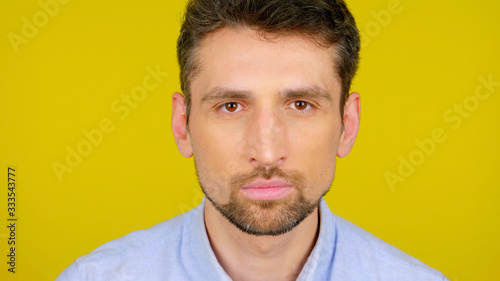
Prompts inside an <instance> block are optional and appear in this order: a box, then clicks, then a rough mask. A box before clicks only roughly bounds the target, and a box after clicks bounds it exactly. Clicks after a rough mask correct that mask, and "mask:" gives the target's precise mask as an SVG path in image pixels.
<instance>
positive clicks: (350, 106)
mask: <svg viewBox="0 0 500 281" xmlns="http://www.w3.org/2000/svg"><path fill="white" fill-rule="evenodd" d="M360 98H361V97H360V96H359V94H358V93H356V92H353V93H351V94H350V95H349V97H348V98H347V101H346V103H345V106H344V116H343V118H344V130H343V131H342V135H341V137H340V141H339V146H338V148H337V156H338V157H341V158H342V157H345V156H347V155H348V154H349V152H351V149H352V147H353V146H354V142H355V141H356V137H357V136H358V129H359V121H360V104H359V100H360Z"/></svg>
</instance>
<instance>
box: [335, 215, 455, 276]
mask: <svg viewBox="0 0 500 281" xmlns="http://www.w3.org/2000/svg"><path fill="white" fill-rule="evenodd" d="M332 219H333V220H335V225H336V235H337V243H336V249H335V257H342V259H344V260H345V261H347V263H352V264H354V263H356V264H359V266H362V267H364V269H363V271H365V272H373V273H375V274H377V275H378V276H380V277H381V278H380V280H408V281H410V280H429V281H431V280H432V281H434V280H436V281H437V280H440V281H443V280H448V279H446V277H444V275H443V274H441V272H439V271H438V270H436V269H433V268H431V267H429V266H427V265H426V264H424V263H422V262H421V261H419V260H418V259H416V258H414V257H412V256H410V255H408V254H407V253H405V252H403V251H401V250H399V249H398V248H396V247H394V246H392V245H390V244H388V243H387V242H385V241H383V240H381V239H379V238H378V237H376V236H374V235H373V234H371V233H369V232H367V231H366V230H364V229H362V228H360V227H359V226H357V225H355V224H353V223H351V222H349V221H347V220H345V219H343V218H341V217H339V216H337V215H335V214H333V216H332ZM372 280H373V279H372ZM377 280H378V279H377Z"/></svg>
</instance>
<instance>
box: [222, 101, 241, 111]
mask: <svg viewBox="0 0 500 281" xmlns="http://www.w3.org/2000/svg"><path fill="white" fill-rule="evenodd" d="M224 108H225V109H226V110H227V111H229V112H235V111H236V110H237V109H238V103H236V102H228V103H226V104H224Z"/></svg>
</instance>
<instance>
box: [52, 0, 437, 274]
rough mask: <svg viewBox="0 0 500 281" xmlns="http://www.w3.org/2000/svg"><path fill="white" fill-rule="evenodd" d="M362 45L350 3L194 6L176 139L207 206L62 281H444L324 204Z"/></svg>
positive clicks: (352, 109) (126, 242) (242, 1)
mask: <svg viewBox="0 0 500 281" xmlns="http://www.w3.org/2000/svg"><path fill="white" fill-rule="evenodd" d="M358 53H359V35H358V30H357V28H356V25H355V22H354V19H353V17H352V15H351V14H350V12H349V11H348V9H347V7H346V5H345V3H344V2H343V1H342V0H269V1H264V0H192V1H190V2H189V3H188V7H187V11H186V15H185V21H184V24H183V26H182V29H181V34H180V37H179V40H178V59H179V64H180V69H181V74H180V76H181V88H182V90H183V93H184V96H183V95H182V94H180V93H175V94H174V95H173V115H172V129H173V133H174V136H175V140H176V143H177V147H178V149H179V151H180V152H181V154H182V155H184V156H186V157H191V156H194V159H195V163H196V168H197V173H198V177H199V182H200V185H201V188H202V189H203V191H204V193H205V195H206V198H205V199H203V201H202V203H201V204H200V205H199V206H198V207H197V208H195V209H194V210H191V211H189V212H187V213H185V214H182V215H180V216H177V217H175V218H173V219H171V220H168V221H166V222H163V223H160V224H159V225H156V226H154V227H152V228H150V229H147V230H141V231H137V232H134V233H131V234H129V235H126V236H124V237H122V238H120V239H117V240H115V241H112V242H110V243H107V244H105V245H103V246H101V247H100V248H98V249H97V250H95V251H94V252H92V253H90V254H89V255H87V256H84V257H81V258H79V259H78V260H77V261H76V262H75V263H74V264H72V265H71V266H70V267H68V268H67V269H66V270H65V271H64V272H63V273H62V274H61V275H60V276H59V277H58V279H57V280H429V281H430V280H436V281H437V280H447V279H446V277H444V276H443V275H442V274H441V273H439V272H438V271H436V270H434V269H431V268H429V267H427V266H426V265H424V264H423V263H421V262H420V261H418V260H416V259H414V258H412V257H410V256H408V255H407V254H405V253H403V252H401V251H400V250H398V249H396V248H394V247H392V246H390V245H388V244H386V243H385V242H383V241H381V240H379V239H377V238H376V237H374V236H372V235H371V234H369V233H367V232H365V231H364V230H362V229H360V228H358V227H356V226H355V225H353V224H351V223H349V222H347V221H345V220H343V219H341V218H339V217H337V216H335V215H334V214H332V213H331V212H330V210H329V208H328V206H327V204H326V203H325V201H324V200H323V199H322V197H323V195H325V194H326V193H327V192H328V190H329V187H330V185H331V183H332V181H333V178H334V172H335V164H336V157H337V156H338V157H344V156H346V155H348V154H349V152H350V150H351V148H352V146H353V144H354V141H355V139H356V136H357V132H358V127H359V120H360V105H359V100H360V96H359V94H358V93H351V94H349V88H350V84H351V81H352V79H353V77H354V73H355V71H356V68H357V64H358Z"/></svg>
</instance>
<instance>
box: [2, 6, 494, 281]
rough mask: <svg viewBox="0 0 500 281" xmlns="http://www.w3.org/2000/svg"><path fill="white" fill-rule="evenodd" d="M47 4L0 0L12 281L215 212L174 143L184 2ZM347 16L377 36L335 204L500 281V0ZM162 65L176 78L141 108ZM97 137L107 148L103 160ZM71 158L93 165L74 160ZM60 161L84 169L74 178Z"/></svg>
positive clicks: (359, 83) (49, 272) (435, 260)
mask: <svg viewBox="0 0 500 281" xmlns="http://www.w3.org/2000/svg"><path fill="white" fill-rule="evenodd" d="M61 2H64V1H62V0H61ZM41 3H57V4H56V5H49V6H48V8H47V7H46V8H45V9H46V10H48V11H49V13H48V12H46V11H45V10H44V8H43V7H42V6H43V5H40V4H39V2H38V1H1V2H0V23H1V25H0V35H1V37H0V107H1V108H0V116H1V122H0V132H1V138H0V147H1V148H0V149H1V154H0V163H1V164H0V167H1V170H2V171H4V172H3V175H1V178H3V180H2V181H3V182H4V184H3V185H2V186H3V188H4V190H2V191H1V192H0V198H1V199H0V220H1V222H0V225H2V227H1V228H0V240H1V241H0V264H1V266H0V279H1V280H53V279H54V278H55V277H56V276H57V275H58V274H59V273H60V272H61V271H62V270H63V269H64V268H65V267H66V266H68V265H69V264H70V263H71V262H73V261H74V259H76V258H77V257H79V256H81V255H83V254H86V253H88V252H90V251H91V250H93V249H95V248H96V247H98V246H99V245H101V244H103V243H105V242H107V241H110V240H111V239H114V238H118V237H120V236H122V235H125V234H126V233H129V232H131V231H133V230H137V229H141V228H147V227H149V226H152V225H154V224H155V223H158V222H160V221H163V220H165V219H168V218H171V217H173V216H175V215H177V214H179V213H181V212H183V211H185V210H188V209H190V208H192V207H194V206H196V205H197V204H198V202H199V201H200V200H201V195H200V192H199V191H198V186H197V182H196V178H195V177H194V168H193V162H192V160H191V159H184V158H182V156H180V154H179V153H178V152H177V150H176V148H175V145H174V142H173V137H172V134H171V132H170V113H171V106H170V104H171V102H170V98H171V94H172V93H173V92H174V91H177V90H179V83H178V78H177V77H178V67H177V64H176V59H175V43H176V38H177V33H178V30H179V23H180V19H181V15H182V9H183V5H184V1H149V2H147V1H142V2H137V1H115V3H109V1H97V0H85V1H76V0H73V1H71V0H65V2H64V3H65V4H62V3H61V4H59V2H54V0H52V1H51V0H41ZM348 3H349V4H350V8H351V9H352V11H353V13H354V15H355V17H356V18H357V21H358V25H359V27H360V30H361V31H362V33H363V36H364V38H363V39H364V46H363V47H364V48H363V50H362V53H361V56H362V61H361V68H360V71H359V74H358V76H357V78H356V80H355V83H354V85H353V90H355V91H359V92H360V93H361V96H362V124H361V131H360V133H359V138H358V141H357V143H356V145H355V148H354V151H353V153H352V154H351V155H350V156H349V157H347V158H345V159H342V160H340V162H339V164H338V169H337V176H336V179H335V183H334V185H333V189H332V191H331V192H330V193H329V194H328V195H327V196H326V200H327V202H328V203H329V204H330V206H331V208H332V210H333V211H334V212H336V213H337V214H339V215H340V216H343V217H345V218H347V219H349V220H351V221H353V222H354V223H356V224H358V225H360V226H362V227H363V228H365V229H367V230H368V231H370V232H372V233H374V234H375V235H377V236H379V237H381V238H382V239H384V240H386V241H388V242H389V243H391V244H393V245H395V246H397V247H399V248H401V249H402V250H404V251H406V252H408V253H409V254H411V255H413V256H415V257H417V258H419V259H421V260H422V261H423V262H425V263H427V264H429V265H430V266H432V267H435V268H437V269H439V270H441V271H442V272H443V273H444V274H446V275H447V276H448V277H449V278H450V279H451V280H452V281H465V280H474V281H479V280H500V273H499V272H500V271H499V269H498V266H499V265H500V242H499V239H498V237H500V224H499V215H500V204H499V203H500V201H499V199H500V180H499V179H498V174H496V175H495V173H498V171H499V170H500V160H499V159H500V157H499V156H500V153H499V152H500V148H499V145H498V144H500V129H499V125H498V124H499V121H500V113H499V112H500V111H499V110H498V109H499V106H500V84H498V83H497V84H496V85H494V86H490V87H489V88H487V87H484V86H481V85H483V84H484V83H483V82H481V81H484V80H486V81H487V80H489V79H492V80H493V81H497V82H500V55H499V53H500V51H499V50H500V39H499V38H500V20H499V19H498V14H499V12H500V2H499V1H495V0H478V1H451V0H446V1H431V0H413V1H410V0H400V1H398V0H372V1H368V0H366V1H354V0H351V1H348ZM31 24H33V26H30V25H31ZM148 68H151V69H153V70H155V69H156V68H159V69H160V71H162V72H165V73H168V76H167V77H159V78H158V80H159V83H157V84H156V85H155V86H154V87H151V88H150V90H148V91H147V92H146V93H145V94H144V95H143V97H144V100H142V101H139V102H137V103H135V104H131V105H126V103H125V102H124V101H123V100H122V97H121V96H122V95H124V96H126V95H130V93H131V92H132V91H134V92H135V93H136V94H137V93H138V92H137V90H138V89H139V88H136V87H138V86H141V85H142V84H143V79H144V77H147V76H148V75H149V71H148ZM133 107H135V108H133ZM460 107H463V108H465V109H463V110H464V112H462V113H459V112H458V110H459V108H460ZM83 130H87V131H88V132H91V134H94V137H95V136H97V135H98V134H97V133H96V130H100V131H101V132H102V139H99V138H97V139H95V140H94V144H91V146H90V147H89V144H90V142H88V141H87V137H86V136H85V135H84V134H83V133H82V131H83ZM419 142H421V143H424V144H425V145H426V146H425V147H424V148H421V146H422V145H420V146H419V145H417V143H419ZM67 149H70V150H79V151H80V152H82V153H84V154H88V155H86V156H83V157H82V159H80V160H79V159H77V158H75V157H69V158H68V159H66V158H67V157H68V156H67V155H68V150H67ZM406 161H408V163H407V162H406ZM56 162H57V163H60V164H61V165H62V164H64V165H67V166H68V167H69V168H68V170H71V172H69V171H68V170H66V171H65V172H64V173H63V174H62V175H61V177H60V178H58V176H57V174H56V173H55V172H54V165H58V164H54V163H56ZM404 163H406V164H404ZM9 165H10V166H12V167H14V168H15V169H16V183H17V186H16V200H17V201H16V216H17V219H18V221H17V222H16V223H17V224H16V227H17V228H16V273H15V274H11V273H8V272H7V268H8V266H7V264H6V261H7V257H6V255H7V254H9V252H8V251H7V246H8V245H7V240H6V239H7V238H8V236H9V235H10V234H9V233H8V231H7V230H8V229H7V228H6V227H5V226H4V225H7V224H8V223H7V203H8V202H7V200H8V199H7V190H6V189H7V168H8V167H9ZM61 167H62V166H58V168H59V169H61ZM398 169H399V171H398Z"/></svg>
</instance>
